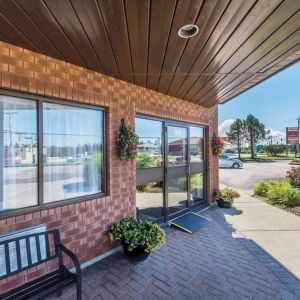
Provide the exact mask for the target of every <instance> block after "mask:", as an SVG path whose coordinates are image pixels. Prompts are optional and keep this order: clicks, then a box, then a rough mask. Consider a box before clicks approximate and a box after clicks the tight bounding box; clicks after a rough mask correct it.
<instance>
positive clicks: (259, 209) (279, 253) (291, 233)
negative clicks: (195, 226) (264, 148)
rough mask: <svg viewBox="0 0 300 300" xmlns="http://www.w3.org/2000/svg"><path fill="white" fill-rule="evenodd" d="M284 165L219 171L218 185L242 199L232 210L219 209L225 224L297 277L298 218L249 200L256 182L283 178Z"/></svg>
mask: <svg viewBox="0 0 300 300" xmlns="http://www.w3.org/2000/svg"><path fill="white" fill-rule="evenodd" d="M289 168H290V166H289V165H288V163H287V162H284V161H282V162H274V163H246V164H245V167H244V169H240V170H227V169H222V170H220V180H221V182H223V183H225V184H226V185H229V186H231V187H233V188H235V189H237V190H238V191H239V192H240V193H241V195H242V197H241V198H240V199H237V200H236V201H235V203H234V208H233V209H231V210H218V213H219V214H220V215H222V217H224V218H225V219H226V220H227V221H228V222H230V223H231V224H232V225H233V226H234V227H235V228H237V229H238V230H239V231H240V232H242V233H243V234H244V235H245V236H246V237H247V238H249V239H252V240H253V241H254V242H255V243H257V244H258V245H259V246H260V247H262V248H263V249H265V250H266V251H267V252H268V253H269V254H270V255H272V256H273V257H274V258H275V259H277V260H278V261H279V262H280V263H281V264H283V265H284V266H285V267H286V268H288V269H289V270H290V271H291V272H293V273H294V274H295V275H296V276H297V277H298V278H300V259H299V253H300V218H299V217H297V216H295V215H293V214H291V213H288V212H285V211H283V210H281V209H278V208H275V207H273V206H271V205H268V204H266V203H264V202H262V201H260V200H258V199H256V198H253V197H251V194H252V191H253V187H254V185H255V183H257V182H259V181H261V180H263V179H275V178H283V177H285V174H286V171H287V170H288V169H289Z"/></svg>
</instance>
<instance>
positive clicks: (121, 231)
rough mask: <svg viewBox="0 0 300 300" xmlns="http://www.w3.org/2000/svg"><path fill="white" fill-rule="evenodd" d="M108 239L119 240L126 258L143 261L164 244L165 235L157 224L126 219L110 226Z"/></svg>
mask: <svg viewBox="0 0 300 300" xmlns="http://www.w3.org/2000/svg"><path fill="white" fill-rule="evenodd" d="M109 238H110V240H111V241H117V240H120V241H121V242H122V246H123V250H124V253H125V254H126V255H127V256H128V257H131V258H133V259H134V260H136V261H143V260H145V259H146V258H147V257H148V256H149V254H150V253H151V252H152V251H154V250H156V249H158V248H160V247H161V246H162V245H163V244H164V243H165V240H166V235H165V231H164V230H163V229H162V228H160V227H159V225H158V224H154V223H151V222H149V221H142V220H136V219H133V218H128V217H127V218H124V219H122V220H121V221H120V222H119V223H117V224H114V225H112V226H111V228H110V230H109Z"/></svg>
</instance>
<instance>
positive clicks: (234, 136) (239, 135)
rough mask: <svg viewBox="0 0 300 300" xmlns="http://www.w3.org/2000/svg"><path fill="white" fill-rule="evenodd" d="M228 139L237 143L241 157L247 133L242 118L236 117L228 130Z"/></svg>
mask: <svg viewBox="0 0 300 300" xmlns="http://www.w3.org/2000/svg"><path fill="white" fill-rule="evenodd" d="M226 134H227V136H228V141H229V142H230V143H232V144H235V145H237V148H238V154H239V158H241V145H242V141H243V138H244V135H245V125H244V122H243V121H242V120H241V119H236V120H235V121H234V122H233V123H232V125H231V126H230V128H229V131H228V132H226Z"/></svg>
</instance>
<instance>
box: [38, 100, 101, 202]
mask: <svg viewBox="0 0 300 300" xmlns="http://www.w3.org/2000/svg"><path fill="white" fill-rule="evenodd" d="M102 127H103V112H102V111H99V110H93V109H85V108H80V107H72V106H68V105H60V104H53V103H44V105H43V129H44V132H43V143H44V145H43V146H44V151H43V152H44V153H43V154H44V202H53V201H58V200H63V199H68V198H74V197H79V196H83V195H88V194H93V193H97V192H101V179H102V165H103V136H102V130H103V129H102Z"/></svg>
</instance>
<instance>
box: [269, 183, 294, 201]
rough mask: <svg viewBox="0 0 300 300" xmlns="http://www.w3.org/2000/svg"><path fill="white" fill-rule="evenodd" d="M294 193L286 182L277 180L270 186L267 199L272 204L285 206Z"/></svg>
mask: <svg viewBox="0 0 300 300" xmlns="http://www.w3.org/2000/svg"><path fill="white" fill-rule="evenodd" d="M293 192H294V190H293V188H292V187H291V185H290V183H289V182H288V181H287V180H279V181H276V182H275V183H274V184H272V185H270V187H269V191H268V195H267V198H268V200H269V202H270V203H272V204H283V205H285V204H286V203H287V202H288V200H289V199H290V198H291V197H292V193H293Z"/></svg>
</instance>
